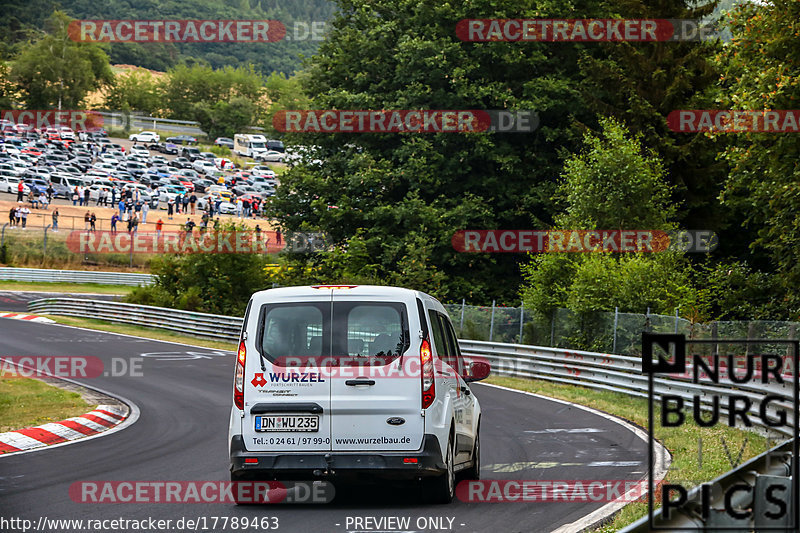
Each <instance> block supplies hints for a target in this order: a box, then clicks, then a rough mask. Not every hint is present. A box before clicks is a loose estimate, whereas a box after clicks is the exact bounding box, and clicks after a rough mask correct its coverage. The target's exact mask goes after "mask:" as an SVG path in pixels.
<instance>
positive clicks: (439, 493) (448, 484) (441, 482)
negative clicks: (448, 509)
mask: <svg viewBox="0 0 800 533" xmlns="http://www.w3.org/2000/svg"><path fill="white" fill-rule="evenodd" d="M444 463H445V466H446V468H447V471H446V472H445V473H444V474H442V475H440V476H437V477H435V478H432V479H427V480H425V483H424V484H423V486H422V497H423V499H424V501H425V503H437V504H446V503H450V502H452V501H453V497H454V496H455V492H456V474H455V465H454V463H453V438H452V437H450V439H449V440H448V442H447V455H446V456H445V460H444Z"/></svg>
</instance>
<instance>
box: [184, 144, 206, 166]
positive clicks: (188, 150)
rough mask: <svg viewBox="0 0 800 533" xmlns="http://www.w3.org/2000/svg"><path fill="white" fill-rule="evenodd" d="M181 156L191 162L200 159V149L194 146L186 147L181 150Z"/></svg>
mask: <svg viewBox="0 0 800 533" xmlns="http://www.w3.org/2000/svg"><path fill="white" fill-rule="evenodd" d="M181 155H182V156H183V157H185V158H186V159H188V160H189V161H191V162H194V161H195V160H197V159H200V158H201V156H200V149H199V148H195V147H194V146H186V147H184V148H183V149H181Z"/></svg>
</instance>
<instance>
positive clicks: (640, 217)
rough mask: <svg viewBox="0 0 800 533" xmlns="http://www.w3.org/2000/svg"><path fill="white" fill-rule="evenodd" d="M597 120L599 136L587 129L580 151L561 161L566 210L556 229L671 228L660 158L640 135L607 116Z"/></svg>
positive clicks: (671, 210)
mask: <svg viewBox="0 0 800 533" xmlns="http://www.w3.org/2000/svg"><path fill="white" fill-rule="evenodd" d="M599 122H600V127H601V128H602V132H601V134H599V135H594V134H589V133H587V134H586V135H585V136H584V139H583V142H584V146H585V151H584V152H582V153H581V154H579V155H577V156H575V157H572V158H570V159H568V160H567V161H566V162H565V164H564V173H563V175H562V181H561V183H560V185H559V189H558V192H559V194H560V195H561V196H562V197H563V198H565V200H566V203H567V209H566V212H565V213H564V214H563V215H560V216H559V217H557V223H558V225H559V227H561V228H564V229H631V228H633V227H636V228H646V229H654V230H655V229H658V230H666V229H671V228H672V227H673V225H672V224H670V222H669V220H671V219H672V218H673V217H674V216H675V208H674V207H673V206H672V205H670V203H669V199H670V192H671V191H670V187H669V186H668V185H667V184H666V175H665V172H664V168H663V166H662V164H661V161H660V160H659V159H658V157H657V156H656V155H655V154H654V153H653V152H652V151H650V150H644V149H643V148H642V135H641V134H639V135H634V136H631V135H630V134H629V132H628V129H627V128H626V127H625V126H623V125H622V124H620V123H619V122H617V121H615V120H613V119H610V118H603V119H600V121H599ZM631 224H633V226H632V225H631Z"/></svg>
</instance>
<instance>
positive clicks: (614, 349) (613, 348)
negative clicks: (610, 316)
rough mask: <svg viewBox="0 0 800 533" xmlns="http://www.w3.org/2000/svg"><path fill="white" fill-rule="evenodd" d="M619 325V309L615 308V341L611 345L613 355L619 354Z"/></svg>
mask: <svg viewBox="0 0 800 533" xmlns="http://www.w3.org/2000/svg"><path fill="white" fill-rule="evenodd" d="M617 324H619V307H615V308H614V340H613V341H612V343H611V353H617Z"/></svg>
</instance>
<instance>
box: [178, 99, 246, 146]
mask: <svg viewBox="0 0 800 533" xmlns="http://www.w3.org/2000/svg"><path fill="white" fill-rule="evenodd" d="M258 115H259V109H258V107H257V106H256V104H254V103H253V102H252V101H251V100H249V99H247V98H245V97H243V96H234V97H233V98H231V99H230V100H229V101H227V102H225V101H222V102H216V103H214V104H209V103H207V102H201V103H197V104H195V105H194V108H193V116H194V120H196V121H198V122H199V123H200V127H201V128H202V129H203V131H205V132H206V133H207V134H208V136H209V137H212V138H214V137H233V136H234V135H235V134H237V133H240V132H243V131H246V130H247V128H249V127H250V126H252V125H253V124H255V123H256V121H257V117H258Z"/></svg>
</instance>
